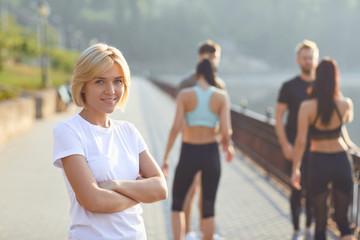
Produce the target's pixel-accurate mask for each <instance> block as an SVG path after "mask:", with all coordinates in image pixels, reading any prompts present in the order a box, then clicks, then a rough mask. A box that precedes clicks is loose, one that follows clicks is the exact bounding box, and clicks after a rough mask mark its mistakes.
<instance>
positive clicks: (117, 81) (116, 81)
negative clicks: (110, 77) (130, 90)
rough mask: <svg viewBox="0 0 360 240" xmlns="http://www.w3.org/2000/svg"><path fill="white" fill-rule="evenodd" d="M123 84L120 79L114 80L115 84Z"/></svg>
mask: <svg viewBox="0 0 360 240" xmlns="http://www.w3.org/2000/svg"><path fill="white" fill-rule="evenodd" d="M122 82H123V80H121V79H116V80H115V83H122Z"/></svg>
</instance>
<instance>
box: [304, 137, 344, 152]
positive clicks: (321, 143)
mask: <svg viewBox="0 0 360 240" xmlns="http://www.w3.org/2000/svg"><path fill="white" fill-rule="evenodd" d="M347 149H348V148H347V146H346V144H345V142H344V141H343V139H342V138H340V137H339V138H335V139H323V140H314V139H312V140H311V147H310V151H311V152H321V153H336V152H342V151H346V150H347Z"/></svg>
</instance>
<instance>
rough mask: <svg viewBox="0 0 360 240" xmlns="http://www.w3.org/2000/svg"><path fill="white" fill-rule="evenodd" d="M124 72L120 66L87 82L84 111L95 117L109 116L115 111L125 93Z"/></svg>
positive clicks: (84, 91)
mask: <svg viewBox="0 0 360 240" xmlns="http://www.w3.org/2000/svg"><path fill="white" fill-rule="evenodd" d="M124 78H125V76H124V71H123V69H122V68H121V67H120V65H119V64H117V63H114V65H113V66H112V67H111V68H110V69H109V70H107V71H106V72H104V73H102V74H100V75H99V76H97V77H95V78H94V79H92V80H90V81H89V82H87V83H86V84H85V85H84V86H83V89H82V94H83V96H84V100H85V108H84V111H85V112H86V114H87V115H88V114H91V115H93V116H101V115H107V114H109V113H112V112H114V111H115V109H116V107H117V105H118V103H119V102H120V101H121V99H122V97H123V94H124V91H125V85H124Z"/></svg>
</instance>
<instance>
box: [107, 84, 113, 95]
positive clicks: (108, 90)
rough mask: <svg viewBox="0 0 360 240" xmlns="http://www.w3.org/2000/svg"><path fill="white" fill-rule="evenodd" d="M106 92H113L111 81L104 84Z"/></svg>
mask: <svg viewBox="0 0 360 240" xmlns="http://www.w3.org/2000/svg"><path fill="white" fill-rule="evenodd" d="M105 91H106V93H111V94H112V93H114V92H115V87H114V85H113V84H112V83H109V84H107V85H106V89H105Z"/></svg>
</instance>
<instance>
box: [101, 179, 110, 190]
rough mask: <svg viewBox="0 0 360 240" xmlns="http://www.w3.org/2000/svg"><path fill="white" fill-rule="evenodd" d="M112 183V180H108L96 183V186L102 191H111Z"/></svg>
mask: <svg viewBox="0 0 360 240" xmlns="http://www.w3.org/2000/svg"><path fill="white" fill-rule="evenodd" d="M113 183H114V182H113V181H112V180H109V181H105V182H100V183H98V186H99V187H100V188H103V189H107V190H113V188H114V184H113Z"/></svg>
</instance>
